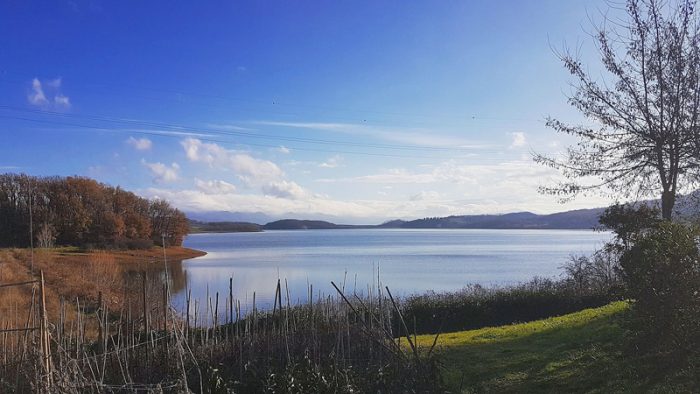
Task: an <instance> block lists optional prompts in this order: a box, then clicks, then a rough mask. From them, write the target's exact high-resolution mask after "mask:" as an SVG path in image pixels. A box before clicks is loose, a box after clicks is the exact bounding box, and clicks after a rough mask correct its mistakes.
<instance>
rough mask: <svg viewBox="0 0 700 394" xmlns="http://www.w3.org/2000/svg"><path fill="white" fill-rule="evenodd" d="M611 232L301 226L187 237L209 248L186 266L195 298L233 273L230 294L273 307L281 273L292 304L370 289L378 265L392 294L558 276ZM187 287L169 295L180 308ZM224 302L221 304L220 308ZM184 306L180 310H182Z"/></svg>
mask: <svg viewBox="0 0 700 394" xmlns="http://www.w3.org/2000/svg"><path fill="white" fill-rule="evenodd" d="M609 238H610V234H609V233H600V232H593V231H569V230H403V229H400V230H393V229H381V230H380V229H372V230H307V231H266V232H262V233H233V234H193V235H190V236H188V237H187V239H186V240H185V243H184V244H185V246H187V247H190V248H194V249H199V250H203V251H205V252H207V253H208V254H207V255H206V256H203V257H199V258H195V259H191V260H186V261H184V262H183V263H182V265H183V267H182V269H183V271H184V274H185V277H186V281H187V286H188V288H190V289H191V290H192V295H193V298H198V299H199V300H200V302H202V301H204V300H205V299H206V294H207V288H208V290H209V294H210V295H211V296H212V297H213V296H214V294H215V293H216V292H219V295H220V298H221V301H220V303H222V304H223V302H224V301H223V299H225V298H226V296H227V295H228V292H229V278H230V277H233V292H234V298H237V299H240V300H241V304H242V305H243V306H244V308H245V306H248V307H250V305H251V304H252V297H253V292H255V295H256V305H257V306H258V308H266V307H268V308H271V307H272V305H271V303H272V300H273V297H274V293H275V286H276V284H277V279H278V278H280V279H282V284H283V291H284V280H285V279H286V280H287V284H288V287H289V292H290V296H291V300H292V302H293V303H294V302H304V301H306V299H307V296H308V285H309V284H312V285H313V292H314V296H318V294H319V293H320V294H322V295H323V294H326V295H327V294H335V290H333V288H332V286H331V284H330V282H331V281H335V283H336V284H338V285H339V286H341V285H342V284H343V283H345V289H346V291H347V292H351V291H357V292H358V293H360V292H362V293H366V292H367V288H368V286H371V285H372V284H374V286H375V287H376V278H377V270H378V269H379V270H380V278H381V282H382V284H383V285H386V286H389V288H390V289H391V290H392V293H394V294H399V295H407V294H411V293H423V292H426V291H429V290H435V291H450V290H458V289H461V288H463V287H464V286H465V285H467V284H471V283H479V284H484V285H505V284H512V283H517V282H521V281H527V280H529V279H531V278H532V277H534V276H546V277H558V276H559V275H560V274H561V269H560V268H559V267H561V265H562V264H563V263H564V262H565V261H566V260H567V259H568V257H569V256H570V255H571V254H572V253H573V254H581V253H590V252H592V251H593V250H594V249H596V248H597V247H600V246H601V245H602V244H603V242H605V241H607V240H608V239H609ZM184 298H185V291H184V290H183V291H180V292H179V293H178V294H176V295H175V297H174V300H173V301H174V302H175V304H176V305H179V306H180V307H182V305H183V304H184ZM220 308H223V306H220ZM183 309H184V308H183Z"/></svg>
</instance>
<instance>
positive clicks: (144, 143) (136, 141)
mask: <svg viewBox="0 0 700 394" xmlns="http://www.w3.org/2000/svg"><path fill="white" fill-rule="evenodd" d="M126 143H127V144H129V145H131V146H133V147H134V149H136V150H149V149H151V147H152V146H153V143H152V142H151V140H149V139H148V138H134V137H129V139H127V140H126Z"/></svg>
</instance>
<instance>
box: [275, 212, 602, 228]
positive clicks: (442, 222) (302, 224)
mask: <svg viewBox="0 0 700 394" xmlns="http://www.w3.org/2000/svg"><path fill="white" fill-rule="evenodd" d="M603 210H604V208H596V209H579V210H575V211H566V212H560V213H554V214H550V215H537V214H534V213H531V212H516V213H507V214H502V215H461V216H448V217H442V218H424V219H417V220H410V221H404V220H391V221H388V222H385V223H382V224H379V225H346V224H335V223H331V222H327V221H323V220H298V219H284V220H277V221H274V222H270V223H267V224H266V225H264V226H263V229H265V230H311V229H350V228H412V229H419V228H425V229H428V228H445V229H460V228H462V229H465V228H471V229H593V228H595V227H597V226H598V217H599V216H600V214H601V213H602V212H603Z"/></svg>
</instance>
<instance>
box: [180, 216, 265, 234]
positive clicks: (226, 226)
mask: <svg viewBox="0 0 700 394" xmlns="http://www.w3.org/2000/svg"><path fill="white" fill-rule="evenodd" d="M259 231H262V226H261V225H259V224H256V223H248V222H200V221H197V220H191V219H190V233H252V232H259Z"/></svg>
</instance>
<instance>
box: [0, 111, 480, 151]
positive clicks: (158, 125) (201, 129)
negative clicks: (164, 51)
mask: <svg viewBox="0 0 700 394" xmlns="http://www.w3.org/2000/svg"><path fill="white" fill-rule="evenodd" d="M0 109H5V110H10V111H15V112H25V113H32V114H38V115H47V116H55V117H62V118H74V119H87V120H92V121H97V122H106V123H112V124H126V125H131V126H134V125H135V126H141V127H154V128H160V129H165V130H168V131H176V132H191V133H203V132H204V133H210V134H216V135H223V136H238V137H245V138H256V139H266V140H277V141H286V142H298V143H307V144H320V145H345V146H354V147H362V148H376V149H392V150H409V151H442V152H455V151H457V152H464V153H466V152H468V148H464V147H455V148H453V147H439V146H411V145H398V144H377V143H358V142H351V141H341V140H330V139H317V138H304V137H289V136H279V135H271V134H260V133H251V132H245V131H232V130H231V131H229V130H227V131H224V130H220V129H215V128H210V127H196V128H195V127H190V126H183V125H178V124H173V123H160V122H150V121H141V120H133V119H122V118H112V117H103V116H96V115H76V114H67V113H62V112H54V111H46V110H38V109H27V108H18V107H13V106H8V105H0ZM21 120H27V119H26V118H21ZM71 126H75V124H71ZM132 132H136V131H132Z"/></svg>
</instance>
